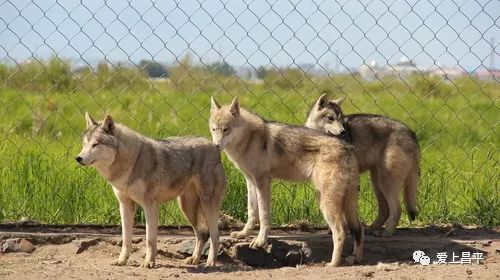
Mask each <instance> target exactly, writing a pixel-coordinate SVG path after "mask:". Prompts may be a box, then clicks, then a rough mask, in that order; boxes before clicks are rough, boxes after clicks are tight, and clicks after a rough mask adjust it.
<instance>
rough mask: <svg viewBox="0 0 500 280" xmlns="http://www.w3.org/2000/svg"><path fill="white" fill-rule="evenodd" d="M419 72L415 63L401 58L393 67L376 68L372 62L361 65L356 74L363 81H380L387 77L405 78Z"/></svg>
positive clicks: (375, 64)
mask: <svg viewBox="0 0 500 280" xmlns="http://www.w3.org/2000/svg"><path fill="white" fill-rule="evenodd" d="M415 72H421V71H420V69H418V68H417V65H416V64H415V62H413V61H412V60H410V59H408V58H405V57H403V58H401V61H400V62H399V63H397V64H394V65H390V64H389V65H385V66H378V65H377V63H376V62H375V61H374V60H372V61H371V62H370V63H369V64H363V65H361V66H360V67H359V69H358V73H359V75H360V76H361V77H362V78H363V79H365V80H373V79H376V78H378V79H382V78H387V77H398V78H407V77H409V76H410V75H411V74H412V73H415Z"/></svg>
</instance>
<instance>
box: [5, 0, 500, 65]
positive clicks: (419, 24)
mask: <svg viewBox="0 0 500 280" xmlns="http://www.w3.org/2000/svg"><path fill="white" fill-rule="evenodd" d="M33 2H35V3H36V4H34V3H32V1H24V0H16V1H12V0H11V1H10V2H8V1H7V2H0V3H1V4H0V18H1V20H0V59H3V60H6V59H7V60H8V59H14V60H23V59H26V58H29V57H33V56H34V57H41V58H45V57H48V56H50V55H52V54H53V53H58V54H59V56H61V57H64V58H69V59H71V60H73V61H75V62H76V63H83V62H84V61H87V62H88V63H90V64H94V63H96V62H98V61H100V60H102V59H104V58H106V59H108V60H110V61H131V62H138V61H139V60H141V59H154V60H156V61H159V62H163V63H171V62H173V61H175V60H176V59H177V58H179V57H182V56H183V55H185V54H186V53H191V54H192V55H193V57H194V59H195V60H196V59H202V60H203V61H206V62H210V61H215V60H221V59H222V58H224V59H225V60H226V61H228V62H229V63H231V64H233V65H237V66H241V65H247V66H248V65H250V66H253V67H258V66H260V65H270V64H273V65H276V66H288V65H291V64H311V63H312V64H316V65H318V66H324V67H328V68H331V69H336V70H344V69H345V68H346V67H347V68H355V67H357V66H359V65H361V64H362V63H363V62H364V61H368V60H375V61H377V62H378V64H381V65H384V64H388V63H389V64H391V63H396V62H398V61H399V60H400V58H401V57H403V56H406V57H409V58H410V59H413V60H414V61H415V62H416V63H417V64H418V65H420V66H421V67H424V68H425V67H429V66H431V65H433V64H434V63H439V64H441V65H449V66H457V65H458V66H459V67H462V68H464V69H466V70H468V71H471V70H475V69H479V68H484V67H488V66H489V65H490V53H491V44H490V40H491V38H493V37H496V42H495V50H496V51H495V52H496V53H495V65H494V66H495V67H496V68H500V67H499V66H500V57H499V50H498V42H499V41H500V22H499V15H500V2H499V1H497V0H493V1H482V0H478V1H477V2H476V1H474V0H471V1H463V0H457V1H449V0H444V1H406V2H405V1H379V0H373V1H330V0H326V1H308V0H305V1H261V0H255V1H240V0H236V1H182V2H180V1H179V2H175V1H157V2H160V3H152V1H146V0H141V1H130V3H128V2H126V1H122V0H114V1H106V3H105V4H104V3H103V2H101V1H74V0H64V1H62V0H59V2H56V1H53V0H52V1H50V0H39V1H33Z"/></svg>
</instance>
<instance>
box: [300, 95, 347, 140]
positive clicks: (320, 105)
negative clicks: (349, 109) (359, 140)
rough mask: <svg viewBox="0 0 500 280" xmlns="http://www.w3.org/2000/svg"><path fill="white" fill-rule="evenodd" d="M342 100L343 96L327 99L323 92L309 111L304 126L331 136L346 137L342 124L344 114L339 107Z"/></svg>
mask: <svg viewBox="0 0 500 280" xmlns="http://www.w3.org/2000/svg"><path fill="white" fill-rule="evenodd" d="M342 101H344V98H340V99H336V100H328V97H327V96H326V95H325V94H323V95H321V96H320V98H319V99H318V101H316V104H314V106H313V107H312V109H311V111H309V115H308V116H307V120H306V127H308V128H312V129H314V130H318V131H322V132H325V133H327V134H330V135H333V136H340V137H341V138H347V137H348V133H347V130H346V128H345V126H344V116H343V115H342V110H341V108H340V105H341V104H342Z"/></svg>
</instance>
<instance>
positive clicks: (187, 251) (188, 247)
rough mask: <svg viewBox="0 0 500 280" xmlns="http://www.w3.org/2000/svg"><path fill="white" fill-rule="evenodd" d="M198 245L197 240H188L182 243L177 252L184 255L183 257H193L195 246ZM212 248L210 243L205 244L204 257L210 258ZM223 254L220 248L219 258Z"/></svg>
mask: <svg viewBox="0 0 500 280" xmlns="http://www.w3.org/2000/svg"><path fill="white" fill-rule="evenodd" d="M195 244H196V240H188V241H185V242H184V243H182V245H181V248H180V249H179V250H177V252H178V253H180V254H183V255H189V256H191V255H192V254H193V251H194V245H195ZM209 248H210V242H209V241H207V242H205V245H204V246H203V249H202V253H201V254H202V255H203V256H206V257H208V249H209ZM221 254H222V250H221V248H220V247H219V251H218V252H217V256H220V255H221Z"/></svg>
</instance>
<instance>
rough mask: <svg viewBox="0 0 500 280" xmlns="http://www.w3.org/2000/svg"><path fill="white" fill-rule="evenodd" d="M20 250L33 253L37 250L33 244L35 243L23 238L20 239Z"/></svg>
mask: <svg viewBox="0 0 500 280" xmlns="http://www.w3.org/2000/svg"><path fill="white" fill-rule="evenodd" d="M19 251H20V252H24V253H32V252H33V251H35V245H33V243H31V242H30V241H29V240H27V239H24V238H23V239H21V241H19Z"/></svg>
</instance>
